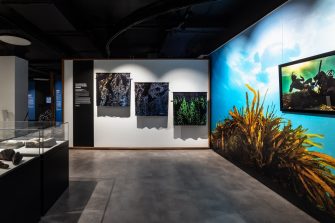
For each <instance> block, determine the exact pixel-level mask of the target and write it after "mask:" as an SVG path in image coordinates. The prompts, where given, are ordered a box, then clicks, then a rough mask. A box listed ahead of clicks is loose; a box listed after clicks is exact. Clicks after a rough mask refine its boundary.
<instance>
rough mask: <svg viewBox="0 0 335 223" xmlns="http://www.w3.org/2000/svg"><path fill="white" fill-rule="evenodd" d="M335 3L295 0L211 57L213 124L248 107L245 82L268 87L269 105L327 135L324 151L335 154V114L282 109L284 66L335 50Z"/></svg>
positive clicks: (298, 123)
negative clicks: (281, 72)
mask: <svg viewBox="0 0 335 223" xmlns="http://www.w3.org/2000/svg"><path fill="white" fill-rule="evenodd" d="M334 11H335V2H334V1H332V0H322V1H315V0H314V1H310V0H307V1H306V0H296V1H290V2H289V3H287V4H285V5H283V6H282V7H280V8H279V9H277V10H276V11H274V12H272V13H271V14H270V15H268V16H267V17H265V18H263V20H261V21H260V22H258V23H257V24H255V25H254V26H252V27H250V28H249V29H248V30H246V31H245V32H243V33H241V34H240V35H238V36H236V37H235V38H234V39H232V40H231V41H230V42H228V43H227V44H225V45H223V46H222V47H221V48H219V49H218V50H216V51H215V52H214V53H212V55H211V61H212V62H211V63H212V64H211V66H212V67H211V69H212V74H211V109H212V114H211V126H212V130H213V129H214V128H215V126H216V123H217V122H218V121H220V120H221V121H223V120H224V119H225V118H226V117H228V112H229V110H230V109H232V108H233V106H236V107H237V108H240V107H242V106H244V105H245V92H246V91H247V90H248V89H247V88H246V87H245V84H249V85H250V86H251V87H253V88H254V89H256V90H259V91H260V94H261V95H262V96H263V95H265V93H266V91H267V96H266V101H265V107H266V106H268V105H275V107H276V114H277V115H280V116H283V117H284V118H286V119H289V120H291V121H292V124H293V125H294V126H298V125H302V126H303V127H304V128H307V129H308V131H309V132H312V133H318V134H323V135H324V136H325V137H324V139H320V140H318V141H319V142H321V143H322V144H323V149H322V150H321V151H322V152H324V153H327V154H329V155H331V156H334V157H335V140H334V138H335V116H327V115H314V114H296V113H294V114H293V113H282V112H280V98H279V74H278V65H279V64H282V63H287V62H291V61H294V60H298V59H301V58H305V57H310V56H314V55H317V54H321V53H325V52H328V51H332V50H335V41H334V38H333V36H335V23H334V22H333V21H335V14H334V13H333V12H334ZM334 68H335V65H334Z"/></svg>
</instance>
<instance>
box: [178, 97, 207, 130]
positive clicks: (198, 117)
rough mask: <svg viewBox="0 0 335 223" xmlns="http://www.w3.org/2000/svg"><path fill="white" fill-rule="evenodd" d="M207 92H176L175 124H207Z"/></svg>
mask: <svg viewBox="0 0 335 223" xmlns="http://www.w3.org/2000/svg"><path fill="white" fill-rule="evenodd" d="M206 114H207V92H174V93H173V116H174V125H206V119H207V116H206Z"/></svg>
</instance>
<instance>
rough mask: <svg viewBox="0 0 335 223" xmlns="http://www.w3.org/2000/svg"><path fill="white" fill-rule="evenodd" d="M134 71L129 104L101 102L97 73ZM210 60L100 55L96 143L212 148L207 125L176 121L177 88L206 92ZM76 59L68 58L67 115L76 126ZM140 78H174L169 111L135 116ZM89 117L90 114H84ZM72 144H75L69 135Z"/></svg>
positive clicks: (102, 144)
mask: <svg viewBox="0 0 335 223" xmlns="http://www.w3.org/2000/svg"><path fill="white" fill-rule="evenodd" d="M109 72H110V73H113V72H114V73H130V78H131V104H130V107H128V108H127V107H126V108H125V107H98V106H96V89H95V87H96V82H95V76H96V73H109ZM208 72H209V71H208V61H207V60H95V61H94V80H92V81H94V96H93V99H94V146H95V147H111V148H157V147H160V148H161V147H165V148H187V147H189V148H190V147H198V148H204V147H206V148H208V147H209V141H208V113H209V112H208V111H207V125H206V126H174V125H173V103H172V99H173V92H207V93H208V94H207V97H208V98H209V74H208ZM72 76H73V61H72V60H65V61H64V85H65V86H64V121H65V122H69V123H70V133H71V134H72V132H73V130H72V128H73V122H72V120H73V109H72V107H73V92H72V91H73V88H72V87H73V77H72ZM135 82H169V90H170V92H169V111H168V116H135V91H134V88H135ZM83 121H85V120H83ZM70 146H73V143H72V135H70Z"/></svg>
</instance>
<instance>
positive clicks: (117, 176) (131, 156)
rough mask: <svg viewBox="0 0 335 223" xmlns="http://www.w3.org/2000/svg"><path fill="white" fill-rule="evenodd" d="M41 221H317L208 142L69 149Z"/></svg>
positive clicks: (259, 222)
mask: <svg viewBox="0 0 335 223" xmlns="http://www.w3.org/2000/svg"><path fill="white" fill-rule="evenodd" d="M41 222H66V223H67V222H85V223H86V222H89V223H94V222H111V223H121V222H122V223H128V222H134V223H142V222H143V223H150V222H178V223H179V222H180V223H188V222H190V223H196V222H199V223H200V222H201V223H207V222H208V223H209V222H210V223H212V222H213V223H216V222H220V223H224V222H229V223H234V222H255V223H261V222H286V223H287V222H304V223H308V222H316V220H314V219H313V218H311V217H310V216H308V215H307V214H306V213H304V212H302V211H301V210H299V209H298V208H296V207H295V206H293V205H292V204H290V203H289V202H287V201H286V200H285V199H283V198H282V197H280V196H279V195H277V194H276V193H274V192H272V191H271V190H270V189H268V188H267V187H265V186H264V185H262V184H261V183H259V182H258V181H256V180H255V179H254V178H252V177H250V176H249V175H247V174H246V173H244V172H243V171H242V170H240V169H239V168H237V167H236V166H234V165H233V164H231V163H230V162H228V161H227V160H225V159H223V158H222V157H220V156H219V155H217V154H216V153H214V152H213V151H211V150H183V151H178V150H174V151H164V150H163V151H85V150H71V151H70V187H69V189H68V190H67V191H66V192H65V193H64V194H63V195H62V197H61V198H60V199H59V200H58V201H57V203H56V204H55V205H54V206H53V207H52V208H51V209H50V210H49V212H48V213H47V214H46V216H44V217H43V218H42V220H41Z"/></svg>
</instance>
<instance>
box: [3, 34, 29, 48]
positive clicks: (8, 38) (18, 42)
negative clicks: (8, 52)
mask: <svg viewBox="0 0 335 223" xmlns="http://www.w3.org/2000/svg"><path fill="white" fill-rule="evenodd" d="M0 41H2V42H5V43H8V44H11V45H15V46H29V45H31V42H30V40H28V39H26V38H24V37H21V36H17V35H13V34H0Z"/></svg>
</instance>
